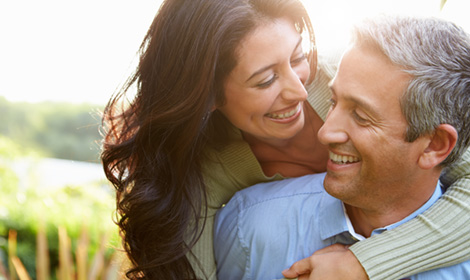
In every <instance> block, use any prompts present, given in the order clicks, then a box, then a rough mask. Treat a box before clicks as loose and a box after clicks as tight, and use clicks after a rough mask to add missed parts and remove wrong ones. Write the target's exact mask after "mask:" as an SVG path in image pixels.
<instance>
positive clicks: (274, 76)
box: [256, 74, 277, 89]
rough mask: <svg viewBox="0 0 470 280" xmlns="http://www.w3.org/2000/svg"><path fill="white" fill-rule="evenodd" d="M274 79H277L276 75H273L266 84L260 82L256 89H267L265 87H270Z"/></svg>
mask: <svg viewBox="0 0 470 280" xmlns="http://www.w3.org/2000/svg"><path fill="white" fill-rule="evenodd" d="M276 79H277V75H276V74H273V76H272V77H271V79H269V80H268V81H266V82H262V83H259V84H257V85H256V87H258V88H261V89H263V88H267V87H269V86H270V85H272V84H273V83H274V81H276Z"/></svg>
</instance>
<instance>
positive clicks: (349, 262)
mask: <svg viewBox="0 0 470 280" xmlns="http://www.w3.org/2000/svg"><path fill="white" fill-rule="evenodd" d="M282 274H283V275H284V277H286V278H296V277H298V279H299V280H319V279H321V280H338V279H341V280H342V279H353V280H367V279H369V277H368V276H367V274H366V272H365V270H364V269H363V268H362V266H361V264H360V263H359V261H358V260H357V258H356V256H354V254H353V253H352V252H351V251H350V250H348V246H345V245H341V244H334V245H331V246H328V247H325V248H323V249H321V250H318V251H316V252H315V253H314V254H313V255H311V256H310V257H308V258H305V259H303V260H300V261H298V262H296V263H294V264H293V265H292V266H291V267H290V268H288V269H286V270H284V271H283V272H282Z"/></svg>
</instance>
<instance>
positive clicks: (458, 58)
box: [352, 16, 470, 166]
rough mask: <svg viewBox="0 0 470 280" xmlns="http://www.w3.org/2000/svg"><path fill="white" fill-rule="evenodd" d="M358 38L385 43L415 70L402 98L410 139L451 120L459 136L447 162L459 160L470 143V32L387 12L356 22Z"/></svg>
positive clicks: (404, 64)
mask: <svg viewBox="0 0 470 280" xmlns="http://www.w3.org/2000/svg"><path fill="white" fill-rule="evenodd" d="M352 39H353V43H355V44H369V45H371V46H374V47H377V48H379V49H380V50H381V51H382V52H383V53H384V54H385V55H386V56H387V57H388V58H389V59H390V60H391V61H392V62H393V63H394V64H397V65H399V66H400V67H402V68H403V70H404V71H405V72H407V73H410V74H411V75H412V76H413V77H412V80H411V82H410V84H409V86H408V88H407V90H406V92H405V93H404V95H403V97H402V99H401V108H402V111H403V114H404V116H405V118H406V120H407V122H408V128H407V131H406V135H405V140H406V141H409V142H412V141H414V140H416V139H417V138H418V137H420V136H423V135H426V134H432V133H433V132H434V131H435V129H436V127H437V126H438V125H440V124H450V125H452V126H453V127H454V128H455V129H456V130H457V132H458V135H459V137H458V140H457V143H456V146H455V148H454V150H453V151H452V153H450V154H449V156H448V157H447V159H446V160H445V161H443V162H442V164H441V165H442V166H448V165H449V164H451V163H454V162H455V161H456V160H457V159H458V158H459V157H460V155H461V154H463V152H464V151H465V149H466V148H467V147H468V146H469V144H470V36H469V34H467V33H466V32H465V31H464V30H463V29H462V28H460V27H458V26H456V25H455V24H453V23H451V22H448V21H444V20H441V19H436V18H411V17H396V16H383V17H381V18H377V19H368V20H365V21H363V22H362V23H361V24H359V25H356V26H355V27H354V29H353V33H352Z"/></svg>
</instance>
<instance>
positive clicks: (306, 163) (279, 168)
mask: <svg viewBox="0 0 470 280" xmlns="http://www.w3.org/2000/svg"><path fill="white" fill-rule="evenodd" d="M305 111H306V113H305V125H304V127H303V128H302V130H301V131H299V133H297V134H296V135H295V136H294V137H292V138H290V139H288V140H282V141H270V142H267V141H263V140H262V139H258V138H256V137H254V136H252V135H248V134H245V133H243V137H244V139H245V140H246V141H247V142H248V144H249V145H250V147H251V150H252V151H253V153H254V155H255V157H256V158H257V159H258V161H259V163H260V165H261V167H262V169H263V171H264V173H265V175H266V176H273V175H275V174H276V173H279V174H281V175H283V176H284V177H299V176H303V175H307V174H313V173H320V172H324V171H326V162H327V160H328V151H327V149H326V147H325V146H324V145H322V144H321V143H320V142H319V141H318V138H317V132H318V130H319V129H320V127H321V126H322V125H323V121H322V120H321V118H320V117H319V116H318V115H317V114H316V113H315V111H314V110H313V109H312V107H311V106H310V104H308V103H306V105H305Z"/></svg>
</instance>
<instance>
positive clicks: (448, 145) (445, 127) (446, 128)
mask: <svg viewBox="0 0 470 280" xmlns="http://www.w3.org/2000/svg"><path fill="white" fill-rule="evenodd" d="M429 137H430V141H429V143H428V146H427V147H426V148H425V150H424V151H423V153H422V154H421V156H420V158H419V160H418V165H419V166H420V167H421V168H423V169H431V168H434V167H436V166H438V165H439V164H440V163H441V162H443V161H444V160H445V159H446V158H447V156H448V155H449V154H450V152H452V150H453V149H454V147H455V144H456V142H457V138H458V133H457V130H456V129H455V128H454V127H453V126H451V125H450V124H441V125H439V126H438V127H437V128H436V130H435V131H434V133H433V134H432V135H430V136H429Z"/></svg>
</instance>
